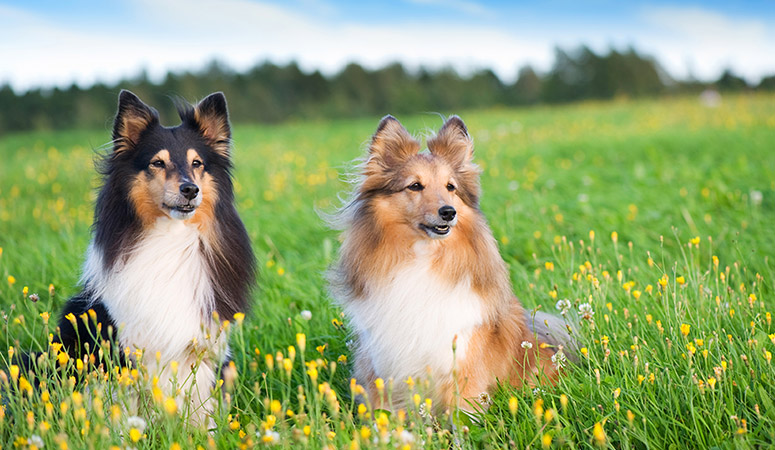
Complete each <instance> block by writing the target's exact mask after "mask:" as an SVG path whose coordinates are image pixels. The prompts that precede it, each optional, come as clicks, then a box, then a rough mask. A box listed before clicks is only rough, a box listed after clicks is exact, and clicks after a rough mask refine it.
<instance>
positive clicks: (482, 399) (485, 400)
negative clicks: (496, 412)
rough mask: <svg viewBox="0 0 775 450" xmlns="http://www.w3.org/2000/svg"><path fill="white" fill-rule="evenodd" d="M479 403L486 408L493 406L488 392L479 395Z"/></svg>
mask: <svg viewBox="0 0 775 450" xmlns="http://www.w3.org/2000/svg"><path fill="white" fill-rule="evenodd" d="M479 403H480V404H482V405H484V406H490V405H492V398H491V397H490V394H488V393H486V392H482V393H481V394H479Z"/></svg>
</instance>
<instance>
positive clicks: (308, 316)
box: [300, 309, 312, 320]
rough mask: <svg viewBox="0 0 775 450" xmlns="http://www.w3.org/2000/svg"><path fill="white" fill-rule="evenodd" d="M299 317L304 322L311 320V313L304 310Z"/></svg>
mask: <svg viewBox="0 0 775 450" xmlns="http://www.w3.org/2000/svg"><path fill="white" fill-rule="evenodd" d="M300 315H301V318H302V319H304V320H310V319H312V311H310V310H308V309H305V310H304V311H302V312H301V313H300Z"/></svg>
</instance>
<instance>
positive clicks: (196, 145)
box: [138, 125, 206, 160]
mask: <svg viewBox="0 0 775 450" xmlns="http://www.w3.org/2000/svg"><path fill="white" fill-rule="evenodd" d="M138 147H139V148H140V150H141V152H140V153H141V154H140V155H138V156H139V157H140V158H141V159H149V158H152V157H153V155H155V154H156V153H158V152H159V151H161V150H166V151H167V152H168V153H169V157H170V159H172V160H177V159H181V160H185V159H187V158H188V155H189V151H190V150H192V149H193V150H195V151H197V153H199V154H202V153H204V151H205V149H206V143H205V141H204V139H202V137H201V136H200V135H199V134H198V133H197V132H196V131H193V130H191V129H190V128H188V127H186V126H183V125H180V126H177V127H174V128H167V127H161V126H159V127H156V128H155V129H152V130H148V133H146V134H144V135H143V136H142V138H141V139H140V142H139V143H138Z"/></svg>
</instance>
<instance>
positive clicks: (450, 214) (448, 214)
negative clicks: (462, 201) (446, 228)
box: [439, 205, 457, 222]
mask: <svg viewBox="0 0 775 450" xmlns="http://www.w3.org/2000/svg"><path fill="white" fill-rule="evenodd" d="M456 213H457V212H456V211H455V208H453V207H451V206H449V205H444V206H442V207H441V208H439V217H441V218H442V219H444V220H446V221H447V222H449V221H450V220H452V219H454V218H455V214H456Z"/></svg>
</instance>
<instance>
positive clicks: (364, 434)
mask: <svg viewBox="0 0 775 450" xmlns="http://www.w3.org/2000/svg"><path fill="white" fill-rule="evenodd" d="M360 435H361V439H363V440H364V441H366V440H368V439H369V437H371V429H369V427H367V426H365V425H364V426H362V427H361V429H360Z"/></svg>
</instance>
